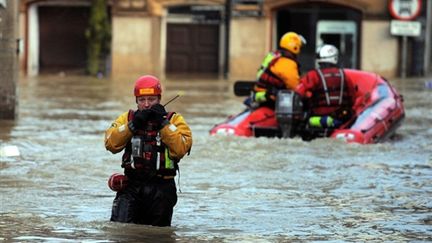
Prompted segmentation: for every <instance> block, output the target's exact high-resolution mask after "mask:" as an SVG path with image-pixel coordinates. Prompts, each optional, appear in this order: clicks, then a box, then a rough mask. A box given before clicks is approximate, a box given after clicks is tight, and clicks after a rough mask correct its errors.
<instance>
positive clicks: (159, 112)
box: [150, 104, 167, 127]
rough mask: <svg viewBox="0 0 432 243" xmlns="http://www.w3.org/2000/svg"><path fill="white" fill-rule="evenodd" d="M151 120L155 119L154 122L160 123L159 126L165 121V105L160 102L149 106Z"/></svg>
mask: <svg viewBox="0 0 432 243" xmlns="http://www.w3.org/2000/svg"><path fill="white" fill-rule="evenodd" d="M150 110H151V118H150V119H151V120H152V121H155V122H156V123H158V124H160V125H161V127H162V126H163V125H164V123H166V122H165V121H166V115H167V112H166V110H165V107H164V106H163V105H161V104H156V105H153V106H152V107H151V108H150Z"/></svg>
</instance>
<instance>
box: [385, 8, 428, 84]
mask: <svg viewBox="0 0 432 243" xmlns="http://www.w3.org/2000/svg"><path fill="white" fill-rule="evenodd" d="M421 6H422V1H421V0H390V1H389V5H388V7H389V11H390V14H391V15H392V16H393V18H395V19H397V20H392V21H391V23H390V33H391V34H392V35H395V36H402V50H401V53H402V55H401V60H400V61H401V72H400V76H401V78H405V77H406V72H407V71H406V70H407V51H408V50H407V46H408V36H419V35H420V34H421V23H420V22H418V21H411V20H413V19H415V18H416V17H417V16H418V15H419V14H420V11H421Z"/></svg>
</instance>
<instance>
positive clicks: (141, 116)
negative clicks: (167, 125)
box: [132, 110, 150, 130]
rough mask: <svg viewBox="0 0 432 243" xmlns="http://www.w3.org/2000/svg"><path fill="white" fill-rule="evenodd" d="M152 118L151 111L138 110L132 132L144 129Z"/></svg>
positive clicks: (133, 121)
mask: <svg viewBox="0 0 432 243" xmlns="http://www.w3.org/2000/svg"><path fill="white" fill-rule="evenodd" d="M149 117H150V110H142V111H140V110H137V111H135V114H134V117H133V120H132V126H133V129H132V130H139V129H142V128H143V127H144V124H145V123H146V122H147V120H148V118H149Z"/></svg>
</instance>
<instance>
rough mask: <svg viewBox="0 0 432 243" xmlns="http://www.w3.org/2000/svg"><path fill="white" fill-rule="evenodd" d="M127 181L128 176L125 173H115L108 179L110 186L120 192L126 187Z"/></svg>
mask: <svg viewBox="0 0 432 243" xmlns="http://www.w3.org/2000/svg"><path fill="white" fill-rule="evenodd" d="M127 181H128V178H127V177H126V176H125V175H123V174H120V173H114V174H112V175H111V176H110V178H109V179H108V187H109V188H110V189H111V190H113V191H115V192H119V191H121V190H123V189H125V188H126V186H127Z"/></svg>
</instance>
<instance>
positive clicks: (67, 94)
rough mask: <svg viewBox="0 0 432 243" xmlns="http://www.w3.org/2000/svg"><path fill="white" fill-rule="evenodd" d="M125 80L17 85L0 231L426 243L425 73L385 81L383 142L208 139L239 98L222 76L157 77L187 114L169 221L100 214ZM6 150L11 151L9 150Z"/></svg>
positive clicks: (137, 238)
mask: <svg viewBox="0 0 432 243" xmlns="http://www.w3.org/2000/svg"><path fill="white" fill-rule="evenodd" d="M134 79H135V77H126V78H121V79H96V78H88V77H83V76H64V77H60V76H41V77H37V78H22V79H21V80H20V82H19V84H18V85H19V90H18V91H19V92H18V94H19V106H18V112H19V113H18V119H17V120H16V121H0V127H1V128H0V147H2V148H5V147H7V149H3V151H4V153H5V154H3V155H2V156H1V157H0V181H1V183H0V232H1V234H0V241H5V242H35V241H36V242H76V241H86V242H206V241H216V242H257V241H259V242H286V241H354V242H369V241H397V242H400V241H432V237H431V235H432V228H431V224H432V203H431V200H430V198H431V196H432V151H431V148H432V142H431V141H432V127H431V125H430V124H432V113H431V112H430V104H431V103H432V98H431V96H432V89H430V88H428V87H427V85H426V84H427V82H428V81H430V80H431V79H427V78H419V79H406V80H395V81H392V80H390V82H391V83H392V84H394V85H395V87H396V88H397V90H398V91H399V92H400V93H401V94H402V95H403V96H404V100H405V101H404V104H405V109H406V118H405V121H404V123H403V124H402V126H401V127H400V128H399V129H398V130H397V132H396V136H395V138H394V139H393V140H391V141H388V142H386V143H382V144H374V145H358V144H345V143H343V142H340V141H336V140H332V139H317V140H314V141H312V142H304V141H302V140H301V139H299V138H294V139H277V138H242V137H213V136H210V135H209V133H208V132H209V130H210V129H211V127H212V126H213V125H214V124H216V123H219V122H222V121H223V120H224V119H225V118H226V117H227V116H229V115H233V114H236V113H238V112H240V111H241V110H242V109H244V107H243V104H242V98H239V97H235V96H234V95H233V94H232V89H231V87H230V85H232V82H228V81H226V80H222V79H221V80H218V79H202V80H173V79H170V80H168V81H165V82H163V86H164V88H165V90H164V94H163V101H162V103H164V102H167V101H168V100H170V99H171V98H172V97H175V96H176V95H177V94H181V97H180V98H178V99H176V100H175V101H173V102H172V103H170V104H169V105H168V106H167V107H168V110H170V111H176V112H179V113H181V114H182V115H183V116H184V117H185V119H186V121H187V122H188V124H189V125H190V127H191V129H192V132H193V137H194V144H193V147H192V151H191V154H190V156H187V157H185V158H184V159H183V160H182V161H181V163H180V177H177V178H176V183H177V187H178V188H179V189H181V191H182V192H181V193H180V192H179V193H178V197H179V200H178V202H177V205H176V207H175V209H174V216H173V221H172V225H173V226H172V227H168V228H157V227H151V226H142V225H130V224H119V223H112V222H109V217H110V214H111V206H112V200H113V199H114V196H115V194H114V192H112V191H110V189H109V188H108V186H107V180H108V177H109V176H110V175H111V174H112V173H115V172H121V171H122V169H121V167H120V160H121V153H120V154H115V155H113V154H111V153H110V152H108V151H107V150H105V148H104V144H103V136H104V131H105V129H106V128H107V127H108V126H109V125H110V124H111V122H112V121H113V120H114V119H115V118H116V117H117V116H118V115H120V114H121V113H123V112H125V111H127V110H128V109H135V108H136V107H135V103H134V102H135V100H134V97H133V81H134ZM6 150H7V151H8V152H7V153H13V154H6V152H5V151H6Z"/></svg>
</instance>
